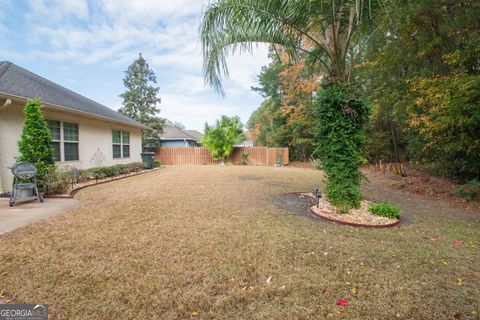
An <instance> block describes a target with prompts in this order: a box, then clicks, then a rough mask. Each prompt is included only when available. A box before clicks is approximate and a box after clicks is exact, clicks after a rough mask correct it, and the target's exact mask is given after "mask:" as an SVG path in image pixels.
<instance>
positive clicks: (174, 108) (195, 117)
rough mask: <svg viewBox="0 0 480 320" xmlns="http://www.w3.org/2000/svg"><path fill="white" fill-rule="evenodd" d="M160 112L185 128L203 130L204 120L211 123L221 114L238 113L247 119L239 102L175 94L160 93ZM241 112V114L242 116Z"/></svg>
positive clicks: (243, 119)
mask: <svg viewBox="0 0 480 320" xmlns="http://www.w3.org/2000/svg"><path fill="white" fill-rule="evenodd" d="M160 108H161V109H162V111H161V113H162V116H164V117H165V118H167V119H171V120H174V121H179V122H181V123H183V124H185V125H186V127H187V129H196V130H199V131H203V128H204V125H205V122H208V123H209V124H213V122H214V120H215V119H217V118H219V117H220V116H221V115H227V116H235V115H240V117H241V118H242V121H244V122H246V121H247V120H248V114H249V112H243V111H244V110H245V107H244V106H242V105H241V104H236V105H233V106H232V105H229V104H228V103H227V102H226V101H225V103H222V101H221V100H220V101H213V102H212V101H206V100H198V99H197V98H196V97H186V96H179V95H175V94H165V95H162V104H161V105H160ZM242 113H243V116H242Z"/></svg>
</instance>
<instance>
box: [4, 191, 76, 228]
mask: <svg viewBox="0 0 480 320" xmlns="http://www.w3.org/2000/svg"><path fill="white" fill-rule="evenodd" d="M79 205H80V202H79V201H78V200H74V199H45V202H44V203H38V202H35V201H32V202H24V203H18V204H16V205H15V206H13V207H9V205H8V199H5V198H1V199H0V234H2V233H5V232H8V231H12V230H14V229H16V228H19V227H23V226H24V225H27V224H29V223H32V222H36V221H39V220H42V219H45V218H48V217H51V216H55V215H57V214H60V213H62V212H64V211H66V210H67V209H71V208H75V207H78V206H79Z"/></svg>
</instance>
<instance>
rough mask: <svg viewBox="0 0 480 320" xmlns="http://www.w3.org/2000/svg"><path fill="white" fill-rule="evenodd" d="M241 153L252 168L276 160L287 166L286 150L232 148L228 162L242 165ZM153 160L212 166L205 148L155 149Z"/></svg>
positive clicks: (268, 164) (166, 162) (267, 164)
mask: <svg viewBox="0 0 480 320" xmlns="http://www.w3.org/2000/svg"><path fill="white" fill-rule="evenodd" d="M243 153H248V154H249V156H248V164H249V165H254V166H273V165H274V164H275V163H276V162H277V160H282V161H283V164H284V165H288V163H289V161H288V148H267V147H234V148H233V152H232V155H231V157H230V160H231V161H232V162H233V163H234V164H241V163H242V159H243V157H242V155H243ZM155 159H156V160H160V162H161V163H162V164H165V165H185V164H195V165H202V164H212V163H215V161H214V160H213V157H212V155H211V154H210V152H209V151H208V149H207V148H205V147H187V148H183V147H160V148H156V149H155Z"/></svg>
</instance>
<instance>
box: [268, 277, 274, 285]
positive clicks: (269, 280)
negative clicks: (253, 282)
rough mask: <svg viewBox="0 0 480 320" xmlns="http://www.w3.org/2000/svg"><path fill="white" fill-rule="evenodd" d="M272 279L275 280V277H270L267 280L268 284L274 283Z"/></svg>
mask: <svg viewBox="0 0 480 320" xmlns="http://www.w3.org/2000/svg"><path fill="white" fill-rule="evenodd" d="M272 278H273V276H270V277H268V278H267V283H268V284H270V283H272Z"/></svg>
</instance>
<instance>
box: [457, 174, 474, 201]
mask: <svg viewBox="0 0 480 320" xmlns="http://www.w3.org/2000/svg"><path fill="white" fill-rule="evenodd" d="M453 194H454V195H455V196H457V197H462V198H466V199H467V200H468V201H472V200H473V199H475V198H478V196H479V195H480V181H479V180H478V179H472V180H470V181H468V182H467V186H466V187H462V188H457V189H455V190H453Z"/></svg>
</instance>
